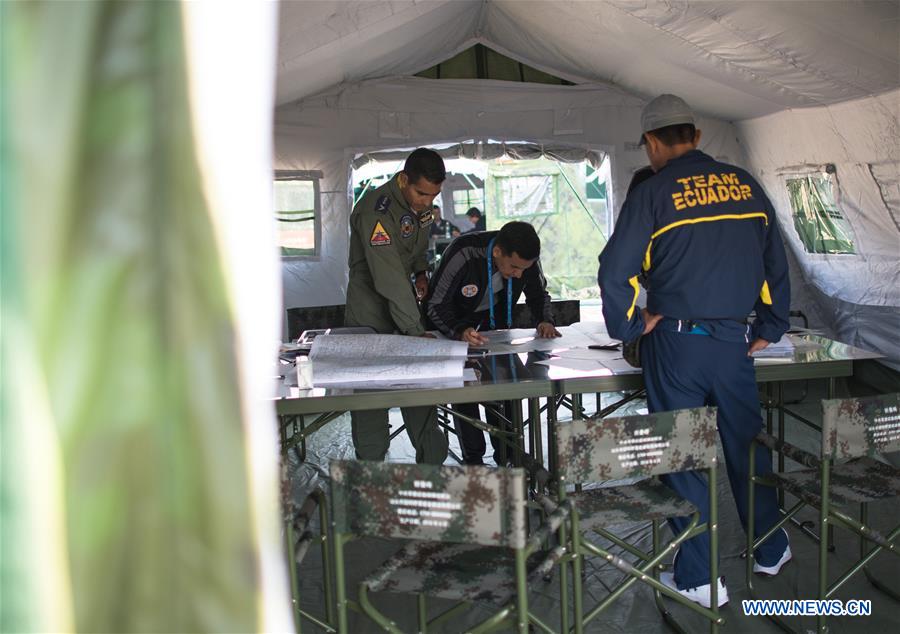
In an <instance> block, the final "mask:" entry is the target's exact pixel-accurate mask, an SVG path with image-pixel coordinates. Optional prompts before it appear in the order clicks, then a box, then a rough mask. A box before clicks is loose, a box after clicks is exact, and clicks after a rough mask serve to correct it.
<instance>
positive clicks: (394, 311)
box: [344, 148, 447, 464]
mask: <svg viewBox="0 0 900 634" xmlns="http://www.w3.org/2000/svg"><path fill="white" fill-rule="evenodd" d="M446 175H447V174H446V170H445V169H444V161H443V159H441V157H440V155H439V154H437V152H433V151H432V150H428V149H425V148H419V149H417V150H415V151H414V152H413V153H412V154H410V155H409V156H408V157H407V159H406V163H405V165H404V166H403V171H401V172H399V173H398V174H397V175H396V176H394V177H393V178H392V179H391V180H390V181H389V182H387V183H385V184H384V185H382V186H381V187H379V188H378V189H376V190H375V191H372V192H369V193H368V194H366V195H365V196H363V198H362V200H360V201H359V202H358V203H357V204H356V206H355V207H354V208H353V213H351V214H350V262H349V264H350V281H349V283H348V285H347V308H346V313H345V315H346V316H345V318H344V323H345V325H347V326H370V327H372V328H374V329H375V331H376V332H379V333H384V334H391V333H396V334H401V335H410V336H413V337H422V336H430V335H427V334H426V333H425V326H424V324H423V323H422V314H421V312H420V311H419V306H418V304H417V302H416V300H417V298H420V297H423V296H424V295H425V292H426V291H427V290H428V277H427V274H426V269H427V268H428V261H427V259H426V257H425V253H426V251H427V249H428V238H429V235H430V233H431V224H432V222H434V219H433V217H432V213H431V204H432V201H433V200H434V199H435V197H436V196H437V195H438V194H440V193H441V185H442V184H443V182H444V179H445V178H446ZM413 276H415V284H414V285H413V284H412V283H410V279H411V278H412V277H413ZM402 413H403V422H404V423H405V424H406V433H407V434H408V435H409V439H410V441H411V442H412V444H413V447H415V449H416V462H424V463H429V464H441V463H443V462H444V459H445V458H446V457H447V439H446V438H445V436H444V435H443V434H442V433H441V432H440V430H439V429H438V425H437V409H436V408H435V407H433V406H426V407H405V408H403V409H402ZM350 416H351V424H352V429H353V445H354V447H356V455H357V457H358V458H360V459H362V460H384V457H385V455H386V454H387V450H388V445H389V444H390V434H389V432H390V428H389V425H388V412H387V410H384V409H381V410H365V411H360V412H352V413H351V415H350Z"/></svg>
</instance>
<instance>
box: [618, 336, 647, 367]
mask: <svg viewBox="0 0 900 634" xmlns="http://www.w3.org/2000/svg"><path fill="white" fill-rule="evenodd" d="M643 338H644V336H643V335H641V336H640V337H638V338H637V339H635V340H634V341H630V342H628V343H624V342H623V343H622V358H623V359H625V360H626V361H627V362H628V365H630V366H631V367H632V368H639V367H641V339H643Z"/></svg>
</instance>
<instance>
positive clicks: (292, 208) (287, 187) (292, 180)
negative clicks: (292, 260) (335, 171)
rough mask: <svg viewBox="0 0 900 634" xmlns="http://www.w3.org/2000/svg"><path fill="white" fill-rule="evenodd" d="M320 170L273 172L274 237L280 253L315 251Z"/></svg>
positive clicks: (309, 254) (314, 253)
mask: <svg viewBox="0 0 900 634" xmlns="http://www.w3.org/2000/svg"><path fill="white" fill-rule="evenodd" d="M320 178H321V172H281V171H279V172H276V173H275V191H274V196H273V198H274V202H275V221H276V225H277V227H276V240H277V241H278V248H279V249H280V250H281V255H282V256H283V257H294V256H315V255H318V253H319V235H320V226H319V221H320V202H319V179H320Z"/></svg>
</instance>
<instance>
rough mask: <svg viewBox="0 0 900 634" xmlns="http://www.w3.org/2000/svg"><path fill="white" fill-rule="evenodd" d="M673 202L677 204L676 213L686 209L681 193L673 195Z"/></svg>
mask: <svg viewBox="0 0 900 634" xmlns="http://www.w3.org/2000/svg"><path fill="white" fill-rule="evenodd" d="M672 202H673V203H675V209H676V211H681V210H682V209H684V208H685V206H686V205H685V204H684V195H683V194H682V193H681V192H675V193H674V194H672Z"/></svg>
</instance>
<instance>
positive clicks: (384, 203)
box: [375, 196, 391, 214]
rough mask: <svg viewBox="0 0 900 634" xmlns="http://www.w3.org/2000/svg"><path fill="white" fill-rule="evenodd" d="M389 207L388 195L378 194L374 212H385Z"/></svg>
mask: <svg viewBox="0 0 900 634" xmlns="http://www.w3.org/2000/svg"><path fill="white" fill-rule="evenodd" d="M390 208H391V199H390V197H389V196H379V197H378V200H376V201H375V213H376V214H386V213H387V211H388V209H390Z"/></svg>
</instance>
